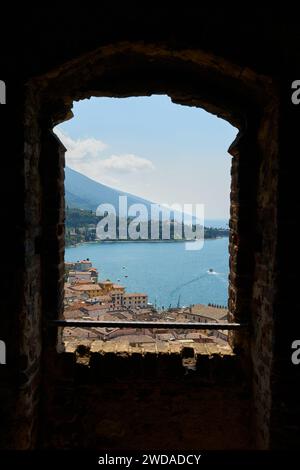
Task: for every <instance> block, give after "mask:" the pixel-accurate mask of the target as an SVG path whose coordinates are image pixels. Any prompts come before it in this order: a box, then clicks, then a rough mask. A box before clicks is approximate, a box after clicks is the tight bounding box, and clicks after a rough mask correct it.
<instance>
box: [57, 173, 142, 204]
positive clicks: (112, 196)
mask: <svg viewBox="0 0 300 470" xmlns="http://www.w3.org/2000/svg"><path fill="white" fill-rule="evenodd" d="M119 196H127V203H128V206H131V205H132V204H144V205H145V206H146V207H147V209H148V211H150V209H151V201H147V200H146V199H143V198H141V197H138V196H134V195H133V194H130V193H125V192H123V191H120V190H118V189H114V188H111V187H110V186H106V185H105V184H102V183H98V182H97V181H94V180H92V179H91V178H88V177H87V176H85V175H82V174H81V173H79V172H78V171H75V170H72V169H71V168H69V167H66V168H65V198H66V206H68V207H70V208H78V209H86V210H92V211H96V209H97V207H98V206H99V204H103V203H105V204H106V203H107V204H112V205H113V206H114V207H115V208H116V210H117V211H118V209H119Z"/></svg>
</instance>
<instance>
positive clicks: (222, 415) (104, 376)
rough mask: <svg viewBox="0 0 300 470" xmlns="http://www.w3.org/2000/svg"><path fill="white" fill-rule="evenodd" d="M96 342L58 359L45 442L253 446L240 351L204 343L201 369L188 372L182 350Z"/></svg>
mask: <svg viewBox="0 0 300 470" xmlns="http://www.w3.org/2000/svg"><path fill="white" fill-rule="evenodd" d="M98 343H102V342H101V341H99V342H96V343H95V344H94V346H92V349H91V350H89V348H88V347H87V346H79V347H76V346H71V347H68V348H67V350H68V352H65V353H62V354H60V355H59V357H58V358H57V359H56V367H55V371H53V372H54V373H53V374H51V377H49V379H48V383H47V389H46V390H45V397H44V400H43V403H44V408H43V426H42V442H41V445H42V446H43V447H46V448H72V449H76V448H96V449H99V450H103V451H104V450H108V449H111V450H113V449H115V450H120V449H128V450H138V449H143V450H155V449H164V450H168V449H169V450H188V449H199V448H205V449H216V448H218V449H243V448H248V449H249V448H251V446H252V443H251V435H250V407H249V399H250V390H249V386H247V384H246V381H245V376H244V374H243V372H242V370H241V366H240V362H239V359H238V358H237V357H236V356H234V355H232V354H230V353H228V352H227V354H224V355H223V356H222V355H220V354H219V352H218V351H217V348H215V350H214V351H210V353H209V352H205V351H202V354H199V355H198V358H197V370H196V371H189V372H187V371H186V369H185V368H184V367H183V365H182V359H183V357H182V354H180V352H178V351H177V352H172V353H170V352H168V351H167V350H166V351H159V352H158V353H155V352H150V351H149V352H148V351H147V350H146V351H145V350H144V351H143V352H142V350H138V348H131V351H130V353H128V347H127V348H126V347H124V346H123V349H122V352H121V351H120V350H119V352H116V351H114V350H111V351H110V352H109V344H107V345H106V346H105V345H103V344H101V345H100V344H98ZM105 348H106V350H105ZM107 348H108V349H107ZM211 348H212V346H211Z"/></svg>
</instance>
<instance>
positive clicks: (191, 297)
mask: <svg viewBox="0 0 300 470" xmlns="http://www.w3.org/2000/svg"><path fill="white" fill-rule="evenodd" d="M86 258H89V259H90V260H91V261H92V263H93V265H94V266H95V267H96V268H97V269H98V271H99V279H111V280H112V281H115V282H119V283H120V284H122V285H124V286H125V287H126V290H127V292H145V293H147V294H148V295H149V302H152V303H153V304H155V303H156V305H157V306H158V307H162V306H164V307H169V305H172V306H177V304H178V302H179V304H180V306H183V305H190V304H194V303H203V304H208V303H216V304H219V305H227V296H228V273H229V254H228V238H219V239H216V240H205V242H204V246H203V248H202V249H201V250H199V251H196V250H195V251H187V250H186V249H185V243H184V242H177V243H176V242H175V243H171V242H170V243H168V242H167V243H166V242H160V243H151V242H105V243H90V244H82V245H78V246H76V247H69V248H66V252H65V260H66V261H77V260H81V259H86ZM123 266H124V267H125V269H123ZM209 269H213V272H212V273H210V272H209ZM125 276H128V277H125ZM118 280H119V281H118Z"/></svg>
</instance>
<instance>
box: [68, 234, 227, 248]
mask: <svg viewBox="0 0 300 470" xmlns="http://www.w3.org/2000/svg"><path fill="white" fill-rule="evenodd" d="M221 238H229V237H226V236H223V237H209V238H204V242H206V241H213V240H220V239H221ZM193 241H195V240H140V239H139V240H96V241H90V242H79V243H76V244H74V245H65V248H76V247H78V246H82V245H102V244H113V243H189V242H193Z"/></svg>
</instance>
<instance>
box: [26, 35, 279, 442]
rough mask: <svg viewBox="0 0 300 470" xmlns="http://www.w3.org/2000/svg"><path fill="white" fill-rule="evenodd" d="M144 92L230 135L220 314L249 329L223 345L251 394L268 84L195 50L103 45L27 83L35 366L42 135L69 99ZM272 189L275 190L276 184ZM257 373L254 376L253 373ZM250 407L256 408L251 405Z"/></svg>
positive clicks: (270, 222) (46, 214)
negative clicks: (223, 123)
mask: <svg viewBox="0 0 300 470" xmlns="http://www.w3.org/2000/svg"><path fill="white" fill-rule="evenodd" d="M151 94H167V95H168V96H169V97H170V98H171V99H172V101H173V102H174V103H178V104H183V105H187V106H198V107H202V108H204V109H205V110H206V111H208V112H210V113H212V114H215V115H216V116H218V117H221V118H223V119H226V120H227V121H228V122H230V123H231V124H233V125H234V126H236V127H237V128H238V129H239V134H238V136H237V139H236V140H235V142H233V144H232V145H231V147H230V149H229V152H230V153H231V155H232V156H233V160H232V184H231V219H230V231H231V233H230V286H229V309H230V312H231V320H236V321H241V322H248V323H249V329H248V330H247V331H241V332H239V333H235V334H234V335H232V337H231V344H232V346H233V347H234V349H235V351H238V352H239V354H240V357H241V360H242V361H243V362H244V364H245V365H246V368H247V370H248V373H249V374H248V375H249V380H250V381H252V379H253V377H255V380H256V383H254V386H253V387H254V392H253V393H254V396H256V394H257V396H258V394H259V393H261V390H262V387H263V386H264V385H262V384H263V383H264V384H265V387H267V386H268V385H267V384H268V380H269V373H270V372H269V364H270V361H271V357H267V358H264V359H263V361H261V360H260V355H261V352H262V349H263V348H264V346H263V344H262V338H264V340H265V341H266V342H267V343H270V342H271V341H272V325H271V324H270V322H269V312H268V308H271V307H270V306H271V304H272V301H273V299H272V295H273V293H272V289H271V285H270V281H268V280H262V278H261V277H259V276H258V275H257V273H258V270H259V269H260V265H261V264H264V262H265V261H266V257H269V260H270V263H271V265H272V263H275V251H276V246H275V242H270V244H269V245H268V251H267V253H264V254H263V255H262V254H261V252H262V246H263V244H264V240H265V238H264V233H265V232H266V233H267V234H268V233H270V231H271V230H273V229H275V230H276V213H275V212H274V211H273V209H272V203H273V201H272V196H265V195H264V192H263V188H264V185H269V184H270V183H271V179H272V175H273V174H274V165H276V160H277V159H276V158H273V157H274V156H275V157H276V156H277V152H278V148H277V108H278V103H277V89H276V84H274V83H273V82H272V80H271V79H270V78H269V77H267V76H262V75H258V74H257V73H255V72H253V71H252V70H250V69H248V68H241V67H239V66H237V65H235V64H233V63H231V62H229V61H227V60H225V59H224V58H222V57H217V56H215V55H213V54H209V53H207V52H203V51H200V50H192V49H178V50H171V49H170V48H168V47H166V46H165V45H163V44H144V43H142V42H137V43H134V42H130V43H129V42H121V43H118V44H111V45H106V46H104V47H101V48H99V49H97V50H93V51H91V52H88V53H86V54H84V55H82V56H80V57H78V58H75V59H73V60H71V61H69V62H67V63H65V64H63V65H62V66H60V67H59V68H58V69H56V70H52V71H50V72H48V73H46V74H45V75H43V76H39V77H35V78H33V79H31V80H30V82H28V83H27V102H26V110H25V160H26V162H27V165H29V166H30V168H31V172H30V175H29V176H28V178H27V184H28V185H31V189H32V193H31V196H30V197H31V198H32V199H31V201H29V200H28V201H27V204H30V203H32V201H33V199H35V198H36V197H37V195H39V194H42V198H41V202H40V203H38V204H37V206H36V207H35V211H36V220H37V221H38V222H37V227H36V231H35V232H34V227H32V228H31V229H30V230H32V233H31V235H32V236H33V237H34V236H35V237H36V240H38V246H39V248H38V252H39V254H40V274H41V279H42V281H41V290H40V292H41V297H40V298H39V302H36V304H35V305H36V306H35V308H36V315H37V317H38V318H39V322H41V323H42V326H43V327H44V328H43V330H42V331H43V337H42V342H43V345H44V352H45V354H44V359H43V360H45V361H46V362H43V367H44V368H45V366H47V371H48V373H51V363H52V364H53V363H54V362H55V354H56V352H55V350H54V344H55V343H56V338H57V336H56V331H54V330H51V331H49V328H48V321H49V320H51V319H55V318H59V317H60V316H61V315H62V308H63V278H64V276H63V266H64V196H63V194H64V184H63V165H64V151H65V149H64V147H63V145H62V144H61V143H60V142H59V140H58V139H57V137H56V136H55V135H54V134H53V132H52V129H53V127H54V126H55V125H57V124H58V123H60V122H62V121H64V120H66V119H69V118H71V117H72V103H73V101H74V100H80V99H84V98H89V97H91V96H99V97H120V98H122V97H129V96H149V95H151ZM270 142H271V145H270ZM273 162H274V163H273ZM262 165H263V166H264V172H263V173H262V172H261V168H262ZM272 184H273V185H274V189H276V185H277V180H276V178H275V179H272ZM265 214H268V216H269V217H268V219H265V217H264V215H265ZM271 269H273V265H272V266H271ZM268 288H270V290H269V291H268ZM266 292H268V296H269V297H268V301H267V302H266V304H265V305H264V306H263V308H261V305H259V306H258V302H261V301H262V296H263V295H265V293H266ZM264 309H265V316H264V317H263V318H262V316H261V312H262V310H264ZM39 322H38V323H37V325H36V328H37V329H38V328H39V325H40V323H39ZM267 324H268V325H269V330H268V333H267V335H266V334H265V328H266V325H267ZM21 328H22V327H21ZM23 328H25V324H23ZM269 349H270V351H271V346H270V348H269ZM25 355H26V351H25ZM262 362H263V363H262ZM260 368H263V373H262V374H258V373H257V371H258V370H259V369H260ZM49 371H50V372H49ZM44 377H45V375H44ZM255 406H258V407H259V404H258V401H257V402H256V405H255ZM268 406H270V404H269V403H266V405H265V409H264V410H263V411H261V410H258V411H256V417H258V419H262V420H263V422H264V423H267V422H268V419H269V418H268V412H269V408H268ZM262 416H263V417H262ZM267 439H268V437H267V436H262V437H261V441H262V442H263V443H264V444H263V445H267V444H266V443H267Z"/></svg>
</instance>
